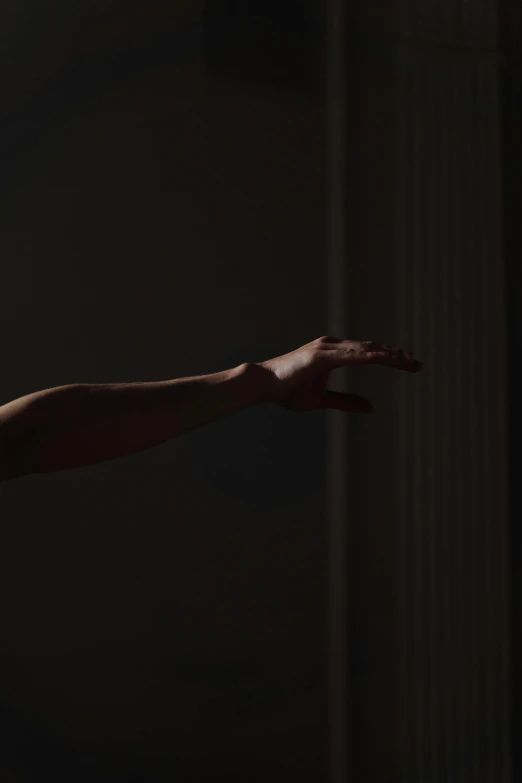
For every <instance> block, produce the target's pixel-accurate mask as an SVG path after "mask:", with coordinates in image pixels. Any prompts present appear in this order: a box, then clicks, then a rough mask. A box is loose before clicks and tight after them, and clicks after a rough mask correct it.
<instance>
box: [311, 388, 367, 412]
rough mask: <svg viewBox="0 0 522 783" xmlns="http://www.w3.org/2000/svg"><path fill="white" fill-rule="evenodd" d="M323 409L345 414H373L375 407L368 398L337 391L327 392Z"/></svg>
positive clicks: (323, 401)
mask: <svg viewBox="0 0 522 783" xmlns="http://www.w3.org/2000/svg"><path fill="white" fill-rule="evenodd" d="M322 407H323V408H329V409H331V410H336V411H344V412H345V413H373V405H372V404H371V402H370V400H367V399H366V397H359V395H358V394H345V393H344V392H336V391H325V393H324V395H323V400H322Z"/></svg>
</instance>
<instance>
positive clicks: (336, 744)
mask: <svg viewBox="0 0 522 783" xmlns="http://www.w3.org/2000/svg"><path fill="white" fill-rule="evenodd" d="M345 36H346V20H345V7H344V0H329V4H328V32H327V100H328V145H329V165H328V189H329V264H328V322H329V325H328V331H329V332H330V333H331V334H333V335H339V336H340V337H343V336H344V335H345V330H346V296H347V291H346V284H347V280H346V278H347V275H346V247H345V231H344V225H345V209H346V159H345V144H346V106H345V102H346V78H345V69H346V52H345ZM345 384H346V380H345V378H344V377H342V376H341V375H340V376H339V377H338V378H336V379H335V380H334V379H332V388H336V389H337V390H338V391H345V390H346V385H345ZM327 424H328V464H329V470H328V499H329V509H328V519H329V533H330V536H329V537H330V541H329V543H330V551H329V563H330V583H329V610H330V612H329V631H330V639H329V641H330V649H329V666H330V670H329V726H330V779H331V781H332V783H347V780H348V747H347V746H348V728H349V727H348V681H347V680H348V677H347V671H348V643H347V627H346V625H347V607H348V601H347V589H348V580H347V529H346V528H347V517H348V502H347V493H346V486H347V482H346V475H347V468H348V465H347V437H346V417H345V416H343V415H342V413H340V412H339V411H328V412H327Z"/></svg>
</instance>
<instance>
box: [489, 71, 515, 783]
mask: <svg viewBox="0 0 522 783" xmlns="http://www.w3.org/2000/svg"><path fill="white" fill-rule="evenodd" d="M500 78H501V74H500V71H499V69H497V72H496V73H495V75H494V78H493V80H492V82H493V84H492V91H493V95H494V104H495V109H496V110H495V112H493V113H492V117H491V149H492V156H493V159H492V161H491V166H492V185H493V193H494V203H495V205H496V208H495V221H494V224H493V225H494V237H493V243H492V247H493V258H492V259H491V263H492V264H494V269H495V270H496V276H495V285H494V294H493V295H494V307H495V313H496V314H497V318H498V319H499V320H500V324H501V326H500V327H499V330H498V339H497V341H496V345H495V353H494V355H495V357H496V359H497V362H498V364H497V371H496V372H494V373H493V374H492V375H493V377H494V378H495V379H497V384H498V385H497V389H498V397H499V409H500V411H501V412H502V413H501V414H499V418H500V422H499V426H498V427H497V429H496V443H495V445H496V447H497V449H496V450H497V453H498V455H499V456H498V458H497V460H496V461H495V462H496V466H497V471H498V472H497V473H496V477H497V482H496V485H495V489H496V496H497V497H498V498H499V500H500V510H499V516H500V519H501V524H499V525H498V530H499V535H498V549H499V553H500V562H499V564H498V567H499V571H500V573H499V591H500V597H499V601H500V606H501V609H500V615H501V618H502V620H501V626H500V627H501V634H500V639H501V641H500V654H499V663H500V668H501V671H502V677H501V692H502V698H501V699H500V712H501V715H500V716H499V718H498V719H497V725H498V723H500V736H501V739H500V742H499V765H500V764H501V769H502V777H501V783H511V781H512V778H513V771H512V769H511V763H512V762H511V708H510V697H509V686H510V679H511V677H510V673H511V667H510V658H511V653H510V651H511V622H510V618H511V612H510V596H511V593H510V585H509V549H508V547H509V543H508V540H509V539H508V526H509V484H508V461H507V460H508V443H507V424H508V420H507V413H508V396H507V367H508V365H507V361H508V356H507V327H506V314H507V291H506V271H505V265H506V260H505V254H504V237H503V235H502V223H501V220H502V215H503V209H502V207H503V204H502V181H501V172H502V148H501V140H502V134H501V127H500V112H501V105H500V93H499V87H500V85H499V80H500ZM497 253H498V256H497ZM498 261H501V263H500V264H498ZM499 267H500V270H499ZM497 731H498V730H497ZM500 759H501V761H500Z"/></svg>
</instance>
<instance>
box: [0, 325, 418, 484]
mask: <svg viewBox="0 0 522 783" xmlns="http://www.w3.org/2000/svg"><path fill="white" fill-rule="evenodd" d="M360 364H380V365H383V366H385V367H390V368H393V369H396V370H403V371H406V372H418V371H419V370H420V369H421V367H422V365H421V363H420V362H418V361H416V360H415V359H414V357H413V355H412V354H411V352H409V351H403V350H401V349H399V348H395V347H393V346H388V345H381V344H379V343H375V342H371V341H366V342H358V341H354V340H342V339H340V338H336V337H328V336H324V337H320V338H318V339H317V340H313V341H312V342H310V343H307V344H306V345H303V346H301V347H300V348H297V349H296V350H295V351H291V352H290V353H287V354H284V355H283V356H278V357H276V358H274V359H268V360H267V361H264V362H259V363H244V364H242V365H239V366H238V367H234V368H232V369H230V370H224V371H223V372H218V373H212V374H210V375H202V376H197V377H192V378H178V379H174V380H170V381H158V382H149V383H117V384H72V385H69V386H60V387H56V388H52V389H46V390H44V391H40V392H35V393H33V394H28V395H26V396H24V397H20V398H19V399H16V400H13V401H11V402H8V403H6V404H5V405H3V406H0V481H2V480H6V479H14V478H20V477H22V476H26V475H29V474H32V473H50V472H54V471H58V470H66V469H71V468H77V467H82V466H84V465H90V464H94V463H97V462H102V461H106V460H112V459H118V458H120V457H123V456H126V455H129V454H134V453H136V452H139V451H143V450H145V449H148V448H152V447H154V446H157V445H159V444H161V443H164V442H165V441H168V440H171V439H172V438H175V437H178V436H180V435H182V434H183V433H185V432H188V431H190V430H192V429H194V428H195V427H199V426H202V425H203V424H207V423H209V422H211V421H214V420H215V419H218V418H220V417H222V416H225V415H229V414H231V413H233V412H234V411H236V410H240V409H241V408H245V407H250V406H252V405H256V404H259V403H264V402H265V403H266V402H270V403H273V404H275V405H279V406H281V407H283V408H285V409H286V410H289V411H296V412H304V411H313V410H319V409H327V408H330V409H336V410H340V411H344V412H346V413H371V412H372V406H371V403H370V402H369V401H368V400H366V399H364V398H363V397H359V396H357V395H354V394H343V393H340V392H334V391H331V390H328V389H327V388H326V387H327V382H328V377H329V374H330V372H331V371H332V370H334V369H337V368H340V367H348V366H351V365H360Z"/></svg>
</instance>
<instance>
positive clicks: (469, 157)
mask: <svg viewBox="0 0 522 783" xmlns="http://www.w3.org/2000/svg"><path fill="white" fill-rule="evenodd" d="M463 75H464V77H465V84H466V103H465V108H466V114H465V125H464V129H463V130H464V133H463V139H464V138H465V139H466V144H465V152H464V154H465V155H466V167H465V177H466V184H465V189H464V192H465V194H466V202H467V209H466V218H467V220H466V253H465V258H466V267H467V274H466V279H467V282H468V284H467V286H466V297H465V301H466V304H467V314H466V318H465V319H464V328H465V330H466V333H467V338H466V339H465V344H466V354H465V357H466V362H467V364H468V366H467V372H466V375H465V377H466V389H467V395H466V396H467V400H466V402H467V405H466V408H465V410H466V417H465V421H466V431H465V434H466V437H465V440H466V442H467V444H468V455H469V456H468V459H467V470H466V477H467V487H466V498H467V509H466V517H465V523H464V524H465V529H466V533H467V536H466V538H467V540H468V545H467V559H468V561H469V569H468V572H469V581H468V590H467V592H466V596H467V599H466V601H467V603H469V606H468V611H467V613H466V614H467V617H468V635H467V648H468V650H469V657H468V660H469V666H468V672H467V682H466V689H467V693H468V714H469V718H468V724H469V726H470V732H469V735H470V743H469V760H470V767H471V769H472V774H473V780H476V781H477V783H479V781H480V780H482V776H483V771H482V769H481V763H480V756H481V750H482V748H481V746H480V744H479V741H478V738H479V734H480V719H481V716H482V714H483V711H482V709H481V699H480V678H479V671H480V669H481V668H482V667H481V656H480V655H479V650H480V649H481V646H482V645H481V633H480V616H479V614H478V604H479V600H480V597H481V596H482V595H483V592H482V590H481V585H480V583H479V579H480V574H479V570H480V569H479V566H480V562H481V560H482V552H483V543H482V541H481V536H480V535H479V536H477V535H476V531H477V530H480V529H481V527H482V526H483V516H482V513H481V512H482V509H481V508H480V506H479V504H478V503H477V496H478V495H479V494H480V489H479V487H480V484H479V483H477V481H478V479H479V477H480V472H479V471H478V470H477V467H478V465H477V463H478V462H479V456H478V455H479V449H480V438H478V437H477V428H478V427H479V421H478V417H477V385H478V384H479V383H480V377H479V376H480V375H481V365H479V364H478V362H477V343H478V341H477V335H476V330H477V328H480V325H479V324H478V323H477V318H476V316H477V305H478V296H477V293H478V291H477V277H478V269H477V267H478V263H477V262H480V249H479V247H478V246H477V245H478V244H482V243H477V234H478V230H477V228H478V227H477V226H475V220H476V217H477V214H480V210H479V209H478V206H479V204H478V203H477V202H478V199H477V195H476V194H477V185H478V184H479V182H480V172H481V168H482V166H483V158H482V150H481V149H480V145H478V144H477V138H476V137H477V133H479V131H478V130H477V120H478V117H477V111H476V110H477V102H476V100H475V97H476V66H475V65H473V64H471V65H470V66H469V67H466V68H465V70H464V74H463ZM477 172H478V174H477ZM477 180H478V182H477ZM463 358H464V357H463ZM468 395H469V396H468ZM470 587H471V588H472V589H470ZM473 588H474V589H473ZM467 758H468V756H467Z"/></svg>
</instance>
